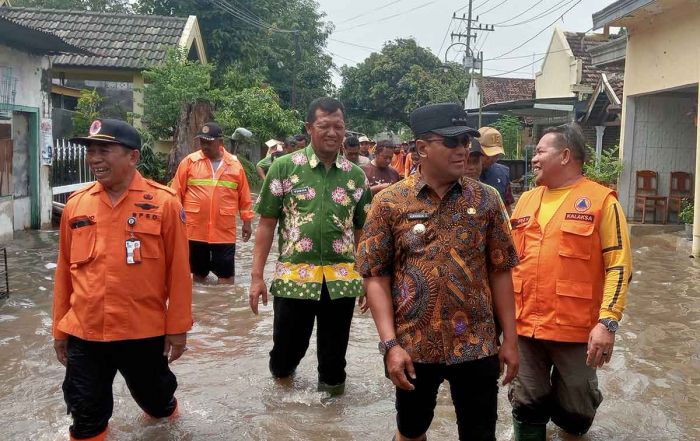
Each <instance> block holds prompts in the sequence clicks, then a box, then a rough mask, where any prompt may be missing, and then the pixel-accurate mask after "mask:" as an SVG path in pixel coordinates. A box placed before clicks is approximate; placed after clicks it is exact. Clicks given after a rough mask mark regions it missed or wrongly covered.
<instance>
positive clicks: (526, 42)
mask: <svg viewBox="0 0 700 441" xmlns="http://www.w3.org/2000/svg"><path fill="white" fill-rule="evenodd" d="M582 1H583V0H577V1H576V3H574V5H573V6H572V7H570V8H569V9H567V10H566V11H564V13H563V14H561V15H560V16H559V17H557V19H556V20H554V21H553V22H551V23H550V24H548V25H547V26H545V27H544V28H542V30H540V31H539V32H538V33H536V34H535V35H533V36H532V37H530V38H528V39H527V40H525V41H524V42H523V43H521V44H519V45H518V46H516V47H514V48H513V49H511V50H509V51H507V52H504V53H502V54H500V55H498V56H497V57H494V59H496V60H497V59H499V58H501V57H503V56H504V55H508V54H512V53H513V52H515V51H517V50H518V49H520V48H521V47H523V46H525V45H526V44H528V43H529V42H531V41H532V40H534V39H535V38H537V37H539V36H540V34H542V33H543V32H544V31H546V30H548V29H549V28H550V27H551V26H552V25H553V24H555V23H556V22H557V21H559V19H560V18H562V17H564V16H565V15H566V14H567V13H568V12H569V11H571V10H572V9H574V8H575V7H576V6H578V4H579V3H581V2H582ZM586 32H588V31H586Z"/></svg>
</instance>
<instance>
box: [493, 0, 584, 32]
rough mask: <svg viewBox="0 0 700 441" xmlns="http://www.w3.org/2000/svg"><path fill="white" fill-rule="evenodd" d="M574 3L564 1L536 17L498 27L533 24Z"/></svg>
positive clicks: (571, 0) (568, 0) (570, 0)
mask: <svg viewBox="0 0 700 441" xmlns="http://www.w3.org/2000/svg"><path fill="white" fill-rule="evenodd" d="M574 1H575V0H562V1H560V2H559V3H557V4H555V5H554V6H552V7H551V8H549V9H547V10H546V11H544V12H541V13H539V15H537V16H535V17H530V18H527V19H525V20H523V21H520V22H518V23H510V24H506V25H500V26H498V27H499V28H512V27H514V26H520V25H524V24H529V23H532V22H533V21H537V20H539V19H541V18H544V17H546V16H548V15H551V14H553V13H555V12H556V11H558V10H560V9H564V8H565V7H567V6H569V5H570V4H571V3H573V2H574ZM494 26H496V25H494Z"/></svg>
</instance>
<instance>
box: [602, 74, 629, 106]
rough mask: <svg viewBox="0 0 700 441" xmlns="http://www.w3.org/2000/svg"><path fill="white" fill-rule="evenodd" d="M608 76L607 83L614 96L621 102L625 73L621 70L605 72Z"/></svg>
mask: <svg viewBox="0 0 700 441" xmlns="http://www.w3.org/2000/svg"><path fill="white" fill-rule="evenodd" d="M606 76H607V77H608V83H610V87H612V89H613V91H614V92H615V96H617V98H618V99H619V100H620V102H622V91H623V89H624V86H625V75H624V74H623V73H621V72H613V73H608V74H606Z"/></svg>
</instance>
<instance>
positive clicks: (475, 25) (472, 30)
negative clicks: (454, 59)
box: [445, 0, 494, 127]
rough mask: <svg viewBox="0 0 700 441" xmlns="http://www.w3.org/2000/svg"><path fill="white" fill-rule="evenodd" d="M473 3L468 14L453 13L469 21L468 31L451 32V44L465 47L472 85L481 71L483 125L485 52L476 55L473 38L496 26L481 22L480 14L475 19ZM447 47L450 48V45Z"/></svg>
mask: <svg viewBox="0 0 700 441" xmlns="http://www.w3.org/2000/svg"><path fill="white" fill-rule="evenodd" d="M473 3H474V0H469V11H468V13H467V14H466V15H465V14H462V17H457V14H455V13H453V14H452V19H453V20H460V21H466V22H467V33H466V34H462V33H454V32H453V33H451V34H450V37H451V38H452V41H453V43H452V45H451V46H454V45H457V44H462V45H464V47H465V53H464V58H463V61H462V66H463V67H464V69H465V70H466V71H467V73H469V74H470V78H469V83H470V87H471V80H472V79H473V76H474V74H475V72H474V71H475V70H477V69H478V71H479V78H480V79H481V80H482V81H481V86H480V87H479V127H481V113H482V107H483V101H484V100H483V94H482V91H481V88H482V87H483V78H484V54H483V52H481V51H480V52H479V55H478V57H475V56H474V52H473V51H472V40H474V41H475V42H476V37H477V32H479V31H485V32H493V31H494V26H493V25H487V24H481V23H479V17H478V16H477V17H476V19H474V17H473V14H472V6H473ZM455 37H456V38H457V42H455V41H454V39H455ZM462 38H465V39H466V42H464V43H462ZM451 46H450V47H451ZM447 49H448V50H449V47H448V48H447ZM445 62H447V51H445Z"/></svg>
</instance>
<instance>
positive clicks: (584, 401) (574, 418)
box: [508, 336, 603, 435]
mask: <svg viewBox="0 0 700 441" xmlns="http://www.w3.org/2000/svg"><path fill="white" fill-rule="evenodd" d="M586 348H587V345H586V343H562V342H555V341H549V340H537V339H534V338H528V337H522V336H518V349H519V350H520V370H519V371H518V376H517V378H515V380H514V381H513V382H512V383H511V386H510V389H509V391H508V397H509V399H510V403H511V405H512V406H513V418H515V419H516V420H517V421H519V422H521V423H526V424H547V422H548V421H549V420H550V419H551V420H552V422H554V423H555V424H556V425H557V426H559V427H561V428H562V429H564V430H565V431H567V432H569V433H573V434H577V435H580V434H583V433H586V432H587V431H588V429H589V428H590V427H591V424H593V418H594V417H595V413H596V410H597V409H598V406H599V405H600V403H601V402H602V401H603V395H602V394H601V392H600V390H598V377H597V376H596V370H595V369H594V368H591V367H589V366H587V365H586Z"/></svg>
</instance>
